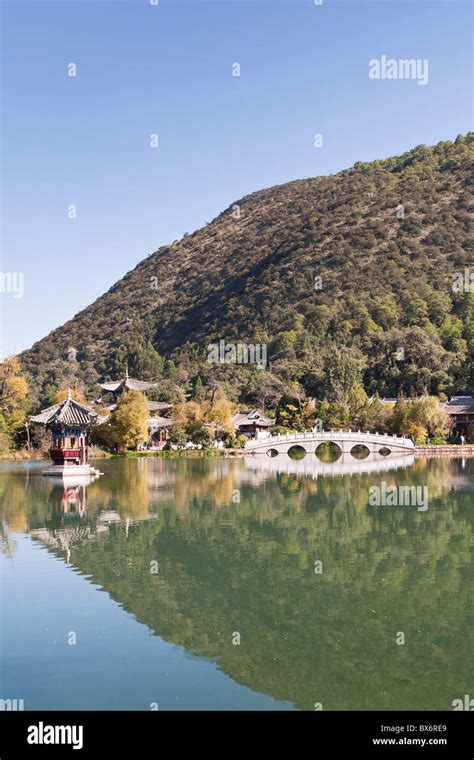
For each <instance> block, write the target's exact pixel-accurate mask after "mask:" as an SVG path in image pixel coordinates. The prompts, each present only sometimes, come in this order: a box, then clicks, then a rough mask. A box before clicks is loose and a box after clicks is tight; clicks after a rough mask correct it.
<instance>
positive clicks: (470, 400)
mask: <svg viewBox="0 0 474 760" xmlns="http://www.w3.org/2000/svg"><path fill="white" fill-rule="evenodd" d="M442 406H443V408H444V409H445V410H446V411H447V412H448V414H453V415H454V414H474V397H473V396H453V398H452V399H450V400H449V401H446V403H445V404H443V405H442Z"/></svg>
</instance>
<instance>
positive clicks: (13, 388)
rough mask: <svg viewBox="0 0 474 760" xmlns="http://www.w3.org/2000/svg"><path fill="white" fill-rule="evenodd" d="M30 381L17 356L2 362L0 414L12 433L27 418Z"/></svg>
mask: <svg viewBox="0 0 474 760" xmlns="http://www.w3.org/2000/svg"><path fill="white" fill-rule="evenodd" d="M27 403H28V383H27V382H26V379H25V378H24V377H23V375H22V374H21V364H20V361H19V359H18V358H17V357H16V356H12V357H10V358H9V359H5V361H4V362H2V363H1V364H0V414H1V415H2V416H3V418H4V420H5V422H6V424H7V425H8V428H9V429H10V431H11V432H12V433H14V432H15V431H16V430H18V429H19V428H20V427H21V426H22V425H23V424H24V423H25V420H26V407H27Z"/></svg>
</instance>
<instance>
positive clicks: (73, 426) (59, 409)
mask: <svg viewBox="0 0 474 760" xmlns="http://www.w3.org/2000/svg"><path fill="white" fill-rule="evenodd" d="M102 421H103V418H102V417H100V415H99V414H98V413H97V412H94V411H93V410H92V409H89V408H88V407H87V406H84V405H83V404H79V403H78V402H77V401H74V399H73V398H72V396H71V391H70V390H68V393H67V396H66V398H65V399H64V401H61V402H60V403H59V404H54V406H49V407H48V408H47V409H43V411H41V412H40V413H39V414H36V415H34V416H32V417H30V422H31V423H32V424H36V425H44V426H45V427H46V428H48V430H50V431H51V438H52V441H51V448H50V450H49V455H50V457H51V459H52V460H53V466H52V467H50V468H49V470H46V471H45V472H44V473H43V474H44V475H68V474H71V475H72V474H74V475H79V474H84V475H90V474H97V472H98V471H97V470H95V469H94V468H93V467H91V465H89V464H88V462H87V450H88V446H89V437H90V433H91V431H92V427H93V425H97V424H100V423H101V422H102Z"/></svg>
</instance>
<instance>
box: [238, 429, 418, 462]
mask: <svg viewBox="0 0 474 760" xmlns="http://www.w3.org/2000/svg"><path fill="white" fill-rule="evenodd" d="M324 443H333V444H335V445H336V446H337V447H338V448H339V449H340V452H341V454H346V455H347V454H349V455H351V456H353V457H354V458H360V456H361V454H362V456H364V455H365V456H368V455H369V454H372V455H373V456H374V457H375V458H378V457H379V456H380V458H384V457H387V456H390V455H403V454H405V455H406V454H408V453H410V452H413V450H414V448H415V444H414V443H413V441H412V440H411V438H405V436H398V435H388V434H387V433H369V432H366V433H362V432H361V431H360V430H359V431H357V432H354V431H353V430H319V431H317V430H315V429H313V430H307V431H305V432H304V433H284V434H279V435H272V436H267V437H265V438H263V437H262V438H254V439H252V440H251V441H248V442H247V443H246V444H245V452H248V453H249V454H250V453H252V454H268V456H275V455H276V454H288V452H289V451H290V449H292V448H293V447H295V446H298V447H301V448H303V449H304V450H305V451H306V453H307V454H312V453H315V452H316V450H317V449H318V448H319V447H320V446H321V445H322V444H324ZM356 447H357V448H356ZM361 447H363V448H362V449H361Z"/></svg>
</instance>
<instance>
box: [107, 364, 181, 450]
mask: <svg viewBox="0 0 474 760" xmlns="http://www.w3.org/2000/svg"><path fill="white" fill-rule="evenodd" d="M98 385H99V388H101V389H102V390H103V391H104V392H105V393H110V394H112V396H113V397H114V402H113V403H111V404H106V408H107V410H108V411H109V412H113V411H114V409H115V407H116V406H117V400H118V398H119V397H120V396H121V395H122V393H124V392H125V391H127V390H129V391H140V393H143V394H144V395H146V393H147V391H149V390H152V389H153V388H157V387H158V383H152V382H146V381H144V380H136V379H135V378H133V377H129V375H128V370H126V372H125V377H123V378H121V379H120V380H111V381H110V382H107V383H98ZM147 403H148V411H149V414H150V417H149V419H148V441H147V442H146V446H147V447H148V448H150V449H163V448H164V447H165V446H166V445H167V442H168V438H169V428H170V427H171V425H172V424H173V423H172V420H171V419H169V418H168V417H162V416H160V414H166V413H167V412H169V411H170V410H171V409H172V408H173V404H170V403H168V402H166V401H150V400H149V399H147Z"/></svg>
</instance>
